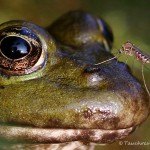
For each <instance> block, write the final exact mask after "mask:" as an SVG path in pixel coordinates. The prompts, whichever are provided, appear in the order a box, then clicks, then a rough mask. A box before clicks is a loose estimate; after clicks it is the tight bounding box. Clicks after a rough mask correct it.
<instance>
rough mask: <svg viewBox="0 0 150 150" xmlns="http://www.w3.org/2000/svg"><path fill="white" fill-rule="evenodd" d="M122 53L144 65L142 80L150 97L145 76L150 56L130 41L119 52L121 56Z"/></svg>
mask: <svg viewBox="0 0 150 150" xmlns="http://www.w3.org/2000/svg"><path fill="white" fill-rule="evenodd" d="M121 53H124V54H125V55H128V56H133V57H135V58H136V59H137V60H138V61H140V62H141V63H142V78H143V82H144V86H145V89H146V91H147V93H148V95H149V96H150V91H149V89H148V87H147V84H146V81H145V76H144V64H149V63H150V55H148V54H145V53H143V52H142V51H141V50H140V49H139V48H138V47H136V46H135V45H134V44H133V43H131V42H129V41H127V42H126V43H124V44H123V45H122V47H121V49H120V50H119V54H121ZM115 58H117V57H116V56H114V57H112V58H110V59H107V60H105V61H102V62H100V63H97V64H95V65H100V64H103V63H105V62H108V61H110V60H113V59H115Z"/></svg>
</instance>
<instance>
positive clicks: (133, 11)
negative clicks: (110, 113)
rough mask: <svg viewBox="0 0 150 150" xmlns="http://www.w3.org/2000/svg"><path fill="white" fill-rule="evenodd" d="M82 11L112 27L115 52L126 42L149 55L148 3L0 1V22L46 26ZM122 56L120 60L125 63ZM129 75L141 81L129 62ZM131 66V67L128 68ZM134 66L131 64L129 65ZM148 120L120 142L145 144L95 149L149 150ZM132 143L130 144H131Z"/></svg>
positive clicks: (149, 69)
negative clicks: (24, 21) (21, 21)
mask: <svg viewBox="0 0 150 150" xmlns="http://www.w3.org/2000/svg"><path fill="white" fill-rule="evenodd" d="M76 9H82V10H85V11H88V12H91V13H92V14H94V15H96V16H101V17H102V18H104V19H105V20H106V21H107V22H108V24H109V25H110V26H111V27H112V30H113V33H114V39H115V41H114V46H113V49H112V51H114V52H115V51H116V50H118V49H119V48H120V47H121V45H122V44H123V43H124V42H126V41H127V40H129V41H131V42H132V43H134V44H136V45H137V46H138V47H139V48H140V49H142V50H143V51H145V52H146V53H147V54H149V55H150V33H149V25H150V1H149V0H144V1H141V0H134V1H131V0H122V1H119V0H113V1H112V0H107V1H106V0H13V1H12V0H0V23H3V22H5V21H9V20H16V19H21V20H26V21H29V22H32V23H35V24H37V25H40V26H42V27H47V26H48V25H50V24H51V23H52V22H53V21H54V20H55V19H57V18H58V17H59V16H61V15H62V14H64V13H65V12H67V11H70V10H76ZM126 59H127V58H126V57H125V56H124V57H123V58H122V57H121V60H122V61H126ZM128 64H129V65H130V67H131V70H132V71H133V73H134V74H135V75H136V76H137V77H138V78H139V79H141V80H142V78H141V64H140V63H138V61H136V60H129V61H128ZM131 64H132V65H131ZM133 64H134V65H133ZM145 68H146V69H145V70H144V73H145V76H146V83H147V84H148V85H150V78H149V77H148V76H149V75H150V64H148V65H147V67H145ZM149 126H150V119H147V120H146V121H145V122H144V123H143V124H142V125H141V126H140V127H139V128H138V129H137V130H136V131H135V132H134V133H133V134H132V135H131V136H129V137H128V138H126V139H124V140H123V141H130V142H138V141H140V142H147V143H149V144H147V145H143V144H142V145H125V143H124V144H123V145H119V142H116V143H113V144H111V145H105V146H97V147H96V150H110V149H111V150H113V149H114V150H116V149H118V150H120V149H121V150H131V149H132V150H134V149H136V150H149V149H150V128H149ZM133 144H134V143H133Z"/></svg>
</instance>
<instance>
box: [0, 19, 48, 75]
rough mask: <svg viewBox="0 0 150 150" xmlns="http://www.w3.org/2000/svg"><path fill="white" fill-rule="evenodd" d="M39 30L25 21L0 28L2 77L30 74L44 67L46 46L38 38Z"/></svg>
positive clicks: (3, 25) (0, 66)
mask: <svg viewBox="0 0 150 150" xmlns="http://www.w3.org/2000/svg"><path fill="white" fill-rule="evenodd" d="M39 28H40V27H37V26H36V25H33V24H31V23H28V22H25V21H9V22H6V23H4V24H2V25H1V26H0V71H1V72H2V73H3V74H4V75H7V76H9V75H17V76H20V75H25V74H30V73H32V72H35V71H37V70H39V69H40V68H42V67H43V66H44V65H45V62H46V57H47V56H46V46H44V45H45V43H44V42H45V41H43V40H41V37H40V36H38V35H39V34H38V32H40V30H39ZM41 30H42V29H41Z"/></svg>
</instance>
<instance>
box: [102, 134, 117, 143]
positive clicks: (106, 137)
mask: <svg viewBox="0 0 150 150" xmlns="http://www.w3.org/2000/svg"><path fill="white" fill-rule="evenodd" d="M118 136H119V135H118V133H117V132H116V133H108V134H104V135H103V137H102V143H112V142H114V140H117V138H118Z"/></svg>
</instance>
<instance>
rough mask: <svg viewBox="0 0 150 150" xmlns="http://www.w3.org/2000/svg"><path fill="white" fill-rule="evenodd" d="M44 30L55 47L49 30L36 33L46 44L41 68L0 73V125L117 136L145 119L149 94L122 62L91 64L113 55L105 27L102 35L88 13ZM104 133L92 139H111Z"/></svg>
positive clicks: (71, 15)
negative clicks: (45, 58)
mask: <svg viewBox="0 0 150 150" xmlns="http://www.w3.org/2000/svg"><path fill="white" fill-rule="evenodd" d="M88 22H90V24H88ZM78 23H79V24H78ZM6 25H7V24H6ZM83 25H85V27H83ZM29 26H30V25H29ZM106 26H107V25H106ZM67 29H68V30H67ZM57 30H58V31H57ZM48 31H49V32H50V33H52V35H53V37H54V39H56V41H57V42H58V45H59V46H58V48H57V46H56V43H55V42H54V40H53V39H52V38H51V37H50V36H48V35H47V33H45V34H42V35H40V36H41V38H44V39H45V40H46V43H47V62H46V65H45V66H44V67H43V68H42V69H40V70H38V71H37V72H34V73H33V74H29V75H25V76H9V77H8V76H7V75H5V76H4V75H1V77H0V98H1V100H0V121H1V123H6V124H7V123H8V124H9V125H11V123H13V124H15V125H16V126H21V125H25V126H26V127H24V128H28V127H35V129H36V128H39V129H40V128H53V129H54V128H55V129H56V128H59V129H89V131H90V129H104V130H105V132H106V131H107V129H109V130H110V131H111V130H113V131H116V133H117V134H119V132H117V130H119V129H126V128H130V127H133V128H134V127H136V126H137V125H139V124H140V123H142V122H143V121H144V120H145V119H146V118H147V117H148V114H149V98H148V95H147V93H146V91H145V90H144V88H143V86H142V85H141V84H140V83H139V82H138V81H137V80H136V78H135V77H133V76H132V74H131V73H130V71H129V69H128V67H127V66H125V64H123V63H120V62H117V60H116V59H114V60H112V61H110V62H107V63H105V64H101V65H99V66H95V65H94V64H95V63H98V62H101V61H103V60H106V59H108V58H111V57H113V56H112V55H111V53H110V52H108V51H107V50H106V49H107V48H110V47H111V46H112V42H113V36H112V33H111V30H110V29H109V28H108V29H107V30H105V31H107V32H106V33H109V34H106V33H104V32H102V31H101V29H100V27H99V24H98V23H97V18H95V17H93V16H92V15H91V14H88V13H85V12H70V13H68V14H66V15H64V16H62V18H59V19H58V20H57V21H56V22H55V23H54V24H52V25H51V26H50V27H49V28H48ZM42 32H43V31H42ZM74 33H75V34H74ZM85 33H86V34H85ZM38 34H40V33H38ZM45 35H46V36H45ZM76 35H77V36H76ZM78 35H84V36H78ZM76 37H77V39H76ZM79 37H80V38H79ZM89 37H90V38H89ZM88 38H89V39H88ZM85 39H88V40H86V42H85ZM0 130H1V133H2V130H3V131H5V130H7V131H8V129H5V128H0ZM87 131H88V130H87ZM110 131H109V132H110ZM131 131H132V130H130V132H131ZM123 132H125V131H123ZM130 132H129V131H128V132H127V133H128V134H129V133H130ZM18 133H19V130H18ZM31 133H32V132H31ZM94 133H96V131H95V132H94ZM100 133H101V132H100ZM121 134H123V133H120V134H119V135H117V136H114V139H113V138H112V139H111V142H112V141H114V140H116V139H117V138H119V137H120V135H121ZM87 135H88V136H89V135H90V133H88V134H87ZM91 135H93V133H92V134H91ZM108 135H109V134H107V138H106V136H105V140H104V138H103V139H99V140H98V141H96V142H102V143H103V142H104V143H107V142H110V137H109V136H108ZM101 136H102V134H101ZM103 136H104V135H103ZM124 136H125V134H124ZM30 137H32V136H31V135H30ZM99 137H100V136H99ZM122 137H123V136H122ZM122 137H120V138H122ZM33 139H34V138H33V137H32V138H31V140H33ZM63 139H64V138H63ZM78 139H80V138H77V139H76V138H74V139H73V140H78ZM83 139H84V140H86V139H90V138H88V137H87V136H85V137H84V138H83ZM83 139H82V138H81V139H80V140H83ZM34 140H35V139H34ZM35 141H38V140H35ZM50 141H51V142H53V141H52V139H51V140H50ZM59 141H60V142H61V140H58V141H57V142H59ZM90 141H92V139H90ZM93 141H94V140H93ZM63 142H64V141H63Z"/></svg>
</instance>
